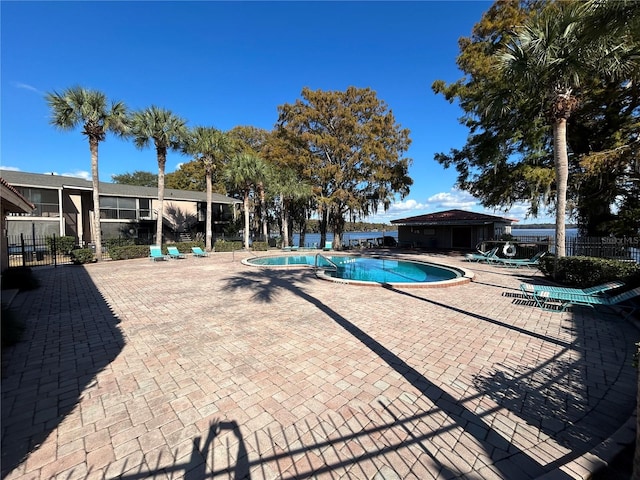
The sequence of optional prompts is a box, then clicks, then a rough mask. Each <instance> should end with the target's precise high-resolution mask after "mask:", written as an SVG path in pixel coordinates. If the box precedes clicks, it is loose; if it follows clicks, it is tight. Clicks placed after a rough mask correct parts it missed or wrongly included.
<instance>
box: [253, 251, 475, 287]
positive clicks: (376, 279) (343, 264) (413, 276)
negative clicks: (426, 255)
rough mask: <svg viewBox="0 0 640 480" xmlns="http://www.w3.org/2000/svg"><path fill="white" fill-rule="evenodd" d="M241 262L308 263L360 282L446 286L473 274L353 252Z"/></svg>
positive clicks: (328, 276) (322, 274)
mask: <svg viewBox="0 0 640 480" xmlns="http://www.w3.org/2000/svg"><path fill="white" fill-rule="evenodd" d="M244 263H245V264H247V265H252V266H262V267H289V266H311V267H315V268H316V275H317V276H318V277H319V278H322V279H323V280H330V281H334V282H340V283H353V284H362V285H397V286H402V287H436V286H449V285H453V284H459V283H467V282H469V281H470V280H471V277H472V276H473V274H472V273H470V272H468V271H467V270H464V269H462V268H454V267H449V266H445V265H439V264H434V263H428V262H422V261H416V260H400V259H397V258H387V257H370V256H354V255H327V254H318V255H278V256H268V257H254V258H250V259H247V260H245V261H244Z"/></svg>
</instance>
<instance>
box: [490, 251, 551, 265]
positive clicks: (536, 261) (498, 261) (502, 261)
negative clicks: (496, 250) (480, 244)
mask: <svg viewBox="0 0 640 480" xmlns="http://www.w3.org/2000/svg"><path fill="white" fill-rule="evenodd" d="M546 254H547V252H546V251H545V252H538V253H536V254H535V255H534V256H533V257H531V258H500V257H497V256H496V257H493V258H490V259H489V260H488V261H489V263H491V264H492V265H502V266H505V267H510V268H519V267H527V268H533V267H537V266H538V265H540V259H541V258H542V257H544V256H545V255H546Z"/></svg>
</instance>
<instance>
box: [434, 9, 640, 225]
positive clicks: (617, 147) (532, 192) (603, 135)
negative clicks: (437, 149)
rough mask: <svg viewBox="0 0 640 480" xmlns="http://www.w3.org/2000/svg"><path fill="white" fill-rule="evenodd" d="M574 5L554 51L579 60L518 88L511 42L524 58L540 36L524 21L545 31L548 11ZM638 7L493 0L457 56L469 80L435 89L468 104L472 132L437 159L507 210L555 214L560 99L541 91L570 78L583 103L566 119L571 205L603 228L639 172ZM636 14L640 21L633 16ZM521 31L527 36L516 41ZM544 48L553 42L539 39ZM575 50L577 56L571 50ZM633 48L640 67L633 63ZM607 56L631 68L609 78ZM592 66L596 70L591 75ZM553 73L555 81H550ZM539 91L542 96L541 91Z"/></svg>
mask: <svg viewBox="0 0 640 480" xmlns="http://www.w3.org/2000/svg"><path fill="white" fill-rule="evenodd" d="M572 4H573V5H574V6H575V5H578V6H579V7H581V9H582V10H581V11H580V19H579V21H576V22H573V23H571V24H570V25H571V28H572V30H571V29H570V30H564V31H563V30H558V31H559V32H560V33H561V34H562V35H565V40H567V41H566V42H564V43H562V42H560V41H556V43H555V46H554V48H553V49H547V51H546V54H549V55H551V54H553V55H556V58H557V57H558V56H562V55H564V58H565V59H566V60H567V61H570V62H573V63H564V64H561V63H558V62H556V63H553V67H554V68H548V69H546V70H544V71H541V70H540V69H537V70H536V69H534V68H530V69H529V73H530V74H531V75H530V76H529V80H530V81H529V87H530V89H529V90H526V89H522V86H523V84H522V82H518V84H517V85H516V84H515V82H514V77H513V75H509V74H506V73H507V72H505V70H503V69H501V68H499V67H500V61H501V54H500V52H503V54H504V52H505V51H506V50H507V49H508V46H509V45H510V46H511V48H512V49H516V50H512V51H511V53H512V54H517V53H518V51H517V49H518V48H522V47H523V44H522V42H521V40H522V39H523V37H522V35H529V36H530V38H532V39H533V37H531V31H527V30H526V28H529V27H526V26H525V25H529V26H532V25H535V22H536V21H538V20H540V21H539V22H538V26H539V27H541V28H542V29H543V31H544V29H545V28H547V26H548V25H549V24H548V23H547V24H542V20H541V19H542V18H543V17H545V16H546V18H547V19H552V18H554V17H553V10H554V9H555V10H557V9H559V8H565V7H566V8H568V7H571V6H572ZM613 4H615V5H613ZM639 6H640V3H637V2H628V1H622V2H595V1H592V2H537V1H533V2H525V1H522V2H519V3H518V2H513V1H497V2H496V3H494V4H493V5H492V7H491V8H490V9H489V10H488V11H487V12H486V13H485V14H484V15H483V17H482V19H481V20H480V22H478V24H476V25H475V26H474V29H473V32H472V35H471V37H469V38H463V39H461V40H460V42H459V46H460V55H459V56H458V60H457V61H458V66H459V67H460V69H461V70H462V71H463V72H464V73H465V76H464V77H463V78H462V79H460V80H458V81H456V82H453V83H451V84H446V83H445V82H443V81H441V80H438V81H436V82H434V83H433V85H432V89H433V90H434V92H435V93H438V94H442V95H443V96H444V97H445V98H446V99H447V100H449V101H450V102H454V101H455V102H457V103H458V104H459V106H460V107H461V108H462V110H463V116H462V117H461V118H460V122H461V123H462V124H463V125H465V126H466V127H468V128H469V136H468V138H467V142H466V144H465V145H464V146H463V147H462V148H454V149H452V150H451V151H450V152H449V153H438V154H437V155H436V156H435V159H436V160H437V161H438V162H440V163H441V164H442V165H444V166H445V167H455V168H456V170H457V172H458V180H457V184H458V187H459V188H461V189H463V190H466V191H469V192H470V193H472V194H473V195H474V196H476V197H478V198H479V199H480V200H481V202H482V204H483V205H485V206H487V207H493V208H504V209H505V210H506V209H508V208H510V207H511V206H512V205H513V204H514V203H517V202H528V203H529V204H530V206H531V207H530V214H531V215H532V216H537V215H538V214H539V213H540V208H541V207H546V208H547V209H548V210H549V211H552V210H553V209H554V208H555V206H556V200H557V196H556V193H557V186H558V185H557V182H556V172H555V171H554V156H553V152H554V149H553V128H552V127H553V123H552V122H550V121H549V114H550V113H551V111H550V109H549V106H550V103H549V99H550V98H551V97H548V96H547V97H544V96H541V95H540V92H541V91H542V85H544V84H546V85H550V84H554V82H555V84H556V85H557V84H560V83H563V82H564V83H566V81H570V83H568V84H567V85H568V86H569V87H570V88H571V92H570V93H571V96H572V97H573V99H575V103H574V104H573V111H572V113H571V115H570V119H569V121H568V124H567V150H568V169H569V179H568V185H567V187H568V190H567V198H568V207H569V210H570V211H571V212H572V213H574V214H575V215H576V217H577V219H578V221H579V222H580V227H581V229H582V230H583V231H586V232H587V233H604V232H602V224H603V219H611V218H612V217H613V216H614V214H613V211H612V208H613V207H614V203H615V202H620V203H621V204H624V203H625V202H624V201H622V202H621V201H620V199H621V198H622V199H624V198H626V195H627V194H628V192H629V185H633V181H632V182H631V183H630V182H629V176H630V175H634V173H633V172H634V171H635V172H636V173H635V175H637V171H638V162H637V147H636V148H635V152H636V153H635V154H634V153H633V150H634V149H633V148H632V147H633V145H637V141H638V134H637V132H638V128H637V126H638V120H639V119H638V115H639V113H640V112H639V108H638V106H639V102H638V101H639V99H640V97H639V90H638V79H637V76H638V70H639V69H638V67H637V58H638V56H637V52H638V29H637V23H638V22H637V18H638V16H640V12H638V7H639ZM545 12H546V13H545ZM605 18H606V19H607V20H606V21H605ZM633 18H635V19H636V20H634V21H631V20H629V19H633ZM594 25H598V27H597V28H594V27H593V26H594ZM601 25H607V26H608V28H607V29H603V28H601ZM633 25H635V27H633ZM609 27H610V28H609ZM516 35H520V39H519V40H517V41H516V42H515V43H514V41H513V39H514V36H516ZM555 40H559V39H558V38H555ZM531 45H533V44H531ZM563 45H564V46H563ZM538 46H544V44H543V43H542V42H540V43H539V44H538ZM602 48H605V49H606V48H608V49H609V55H608V56H603V55H602V52H603V50H602ZM569 49H573V50H574V52H575V53H577V55H567V53H568V52H569ZM578 52H579V53H578ZM633 52H635V55H636V56H635V59H636V63H635V65H636V66H635V68H634V67H633V66H632V65H633V62H632V61H630V60H632V59H633V58H634V57H633V55H634V53H633ZM541 58H545V57H539V59H541ZM546 59H547V60H550V57H546ZM608 59H615V61H617V62H620V66H622V68H615V71H616V73H618V75H617V76H612V75H611V74H610V73H611V72H612V71H613V69H612V68H610V69H609V71H608V72H607V69H606V68H605V67H606V66H607V65H606V61H608ZM596 60H597V61H599V62H600V64H599V65H596V63H597V62H596ZM630 65H631V67H630ZM558 66H562V67H563V68H564V70H563V71H562V72H559V69H558V68H555V67H558ZM609 66H611V65H609ZM613 66H615V65H613ZM530 67H531V65H530ZM577 67H580V68H579V69H578V70H580V72H579V73H580V82H574V81H573V78H571V77H564V76H562V74H563V73H572V74H575V73H576V71H577V70H576V68H577ZM584 67H589V68H590V71H588V72H586V74H585V71H584ZM552 73H553V74H554V75H556V77H555V79H554V78H551V74H552ZM559 73H560V75H559ZM521 78H524V77H521ZM535 90H537V92H538V93H537V94H534V93H533V91H535ZM547 90H548V89H547ZM634 155H635V159H634ZM605 165H606V166H605ZM636 192H637V191H636Z"/></svg>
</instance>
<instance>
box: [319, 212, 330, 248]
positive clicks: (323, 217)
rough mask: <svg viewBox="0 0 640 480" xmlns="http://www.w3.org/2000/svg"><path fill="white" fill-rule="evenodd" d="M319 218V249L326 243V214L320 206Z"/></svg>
mask: <svg viewBox="0 0 640 480" xmlns="http://www.w3.org/2000/svg"><path fill="white" fill-rule="evenodd" d="M321 208H322V211H321V216H320V248H322V247H324V246H325V245H326V243H327V219H328V213H327V208H326V207H325V206H324V205H322V206H321Z"/></svg>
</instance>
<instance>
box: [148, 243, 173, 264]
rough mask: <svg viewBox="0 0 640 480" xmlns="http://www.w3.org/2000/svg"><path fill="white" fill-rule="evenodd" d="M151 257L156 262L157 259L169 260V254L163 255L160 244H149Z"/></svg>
mask: <svg viewBox="0 0 640 480" xmlns="http://www.w3.org/2000/svg"><path fill="white" fill-rule="evenodd" d="M149 258H151V260H153V261H154V262H155V261H157V260H169V255H163V253H162V249H161V248H160V246H158V245H149Z"/></svg>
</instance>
